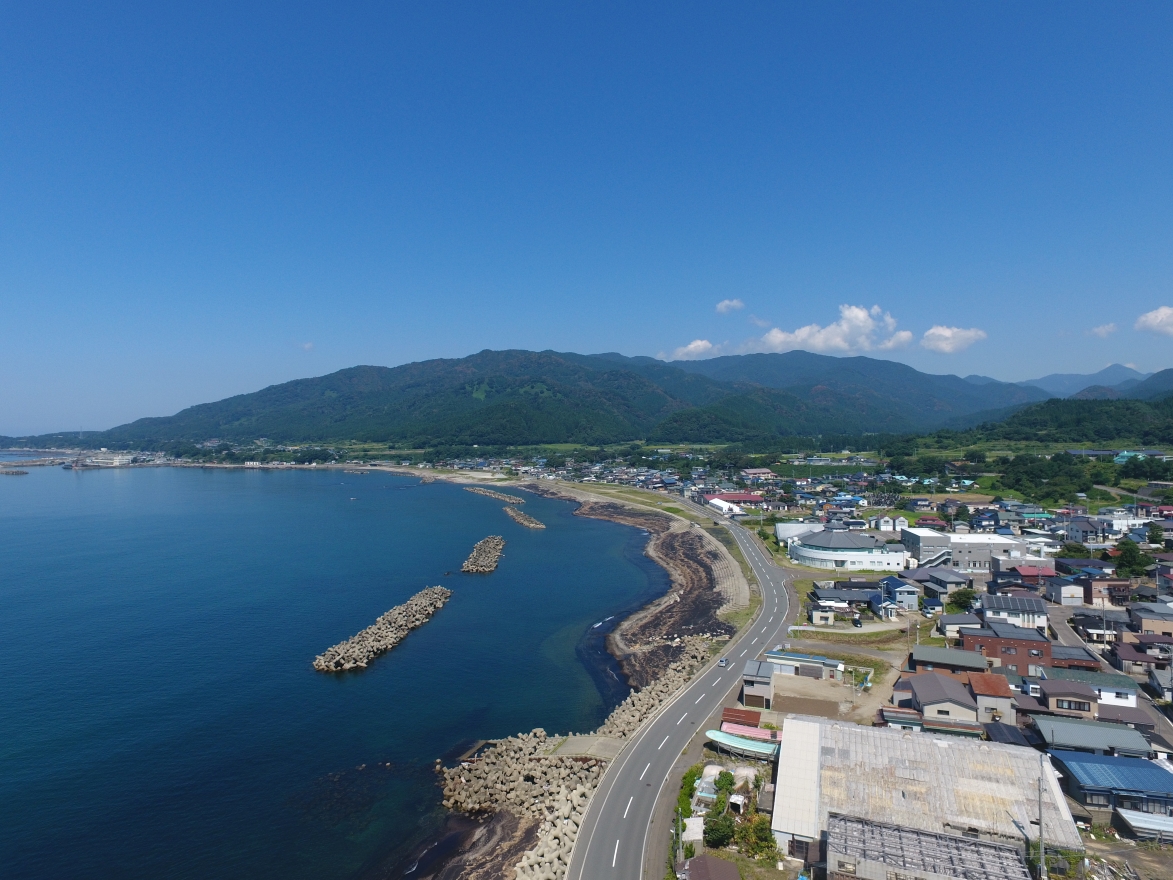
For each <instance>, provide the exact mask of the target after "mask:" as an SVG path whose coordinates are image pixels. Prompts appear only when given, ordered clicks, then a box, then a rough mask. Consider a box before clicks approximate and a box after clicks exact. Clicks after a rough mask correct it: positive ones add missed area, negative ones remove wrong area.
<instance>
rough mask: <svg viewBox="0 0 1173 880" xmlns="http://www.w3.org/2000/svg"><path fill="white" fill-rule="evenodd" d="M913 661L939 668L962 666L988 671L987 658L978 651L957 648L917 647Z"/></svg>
mask: <svg viewBox="0 0 1173 880" xmlns="http://www.w3.org/2000/svg"><path fill="white" fill-rule="evenodd" d="M912 659H913V660H914V661H915V662H917V663H932V664H935V665H938V666H961V667H963V668H965V669H979V670H982V671H983V672H984V671H985V669H986V658H985V657H983V656H982V655H981V654H979V653H978V652H977V651H959V650H957V649H956V648H932V647H929V646H928V645H917V646H916V647H915V648H913V649H912Z"/></svg>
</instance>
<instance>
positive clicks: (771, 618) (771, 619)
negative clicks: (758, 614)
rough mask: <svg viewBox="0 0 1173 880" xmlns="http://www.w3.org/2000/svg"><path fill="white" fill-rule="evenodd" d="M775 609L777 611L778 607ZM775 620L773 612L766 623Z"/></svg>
mask: <svg viewBox="0 0 1173 880" xmlns="http://www.w3.org/2000/svg"><path fill="white" fill-rule="evenodd" d="M774 610H775V611H777V610H778V609H777V608H775V609H774ZM773 622H774V615H773V614H771V615H770V619H769V620H767V621H766V623H773Z"/></svg>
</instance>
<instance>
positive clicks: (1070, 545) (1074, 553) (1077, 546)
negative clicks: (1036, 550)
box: [1059, 541, 1092, 559]
mask: <svg viewBox="0 0 1173 880" xmlns="http://www.w3.org/2000/svg"><path fill="white" fill-rule="evenodd" d="M1091 557H1092V551H1091V550H1089V549H1087V547H1085V546H1084V545H1083V544H1081V543H1079V542H1078V541H1066V542H1065V543H1064V544H1063V546H1062V547H1061V548H1060V550H1059V558H1060V559H1091Z"/></svg>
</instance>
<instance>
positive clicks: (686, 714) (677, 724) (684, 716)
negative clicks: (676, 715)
mask: <svg viewBox="0 0 1173 880" xmlns="http://www.w3.org/2000/svg"><path fill="white" fill-rule="evenodd" d="M687 717H688V713H687V712H685V713H684V714H683V715H681V716H680V721H683V720H684V719H685V718H687ZM680 721H677V722H676V726H677V727H679V726H680Z"/></svg>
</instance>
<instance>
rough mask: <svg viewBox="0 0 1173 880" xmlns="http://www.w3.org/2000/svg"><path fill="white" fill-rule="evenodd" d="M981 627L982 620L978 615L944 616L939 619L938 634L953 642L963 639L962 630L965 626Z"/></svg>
mask: <svg viewBox="0 0 1173 880" xmlns="http://www.w3.org/2000/svg"><path fill="white" fill-rule="evenodd" d="M981 625H982V621H981V618H980V617H978V616H977V615H976V614H942V615H941V616H940V617H939V618H938V619H937V632H939V633H940V634H941V635H943V636H944V637H945V638H946V639H948V640H949V641H950V642H952V641H955V640H957V639H959V638H961V633H960V629H961V628H962V627H963V626H981Z"/></svg>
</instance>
